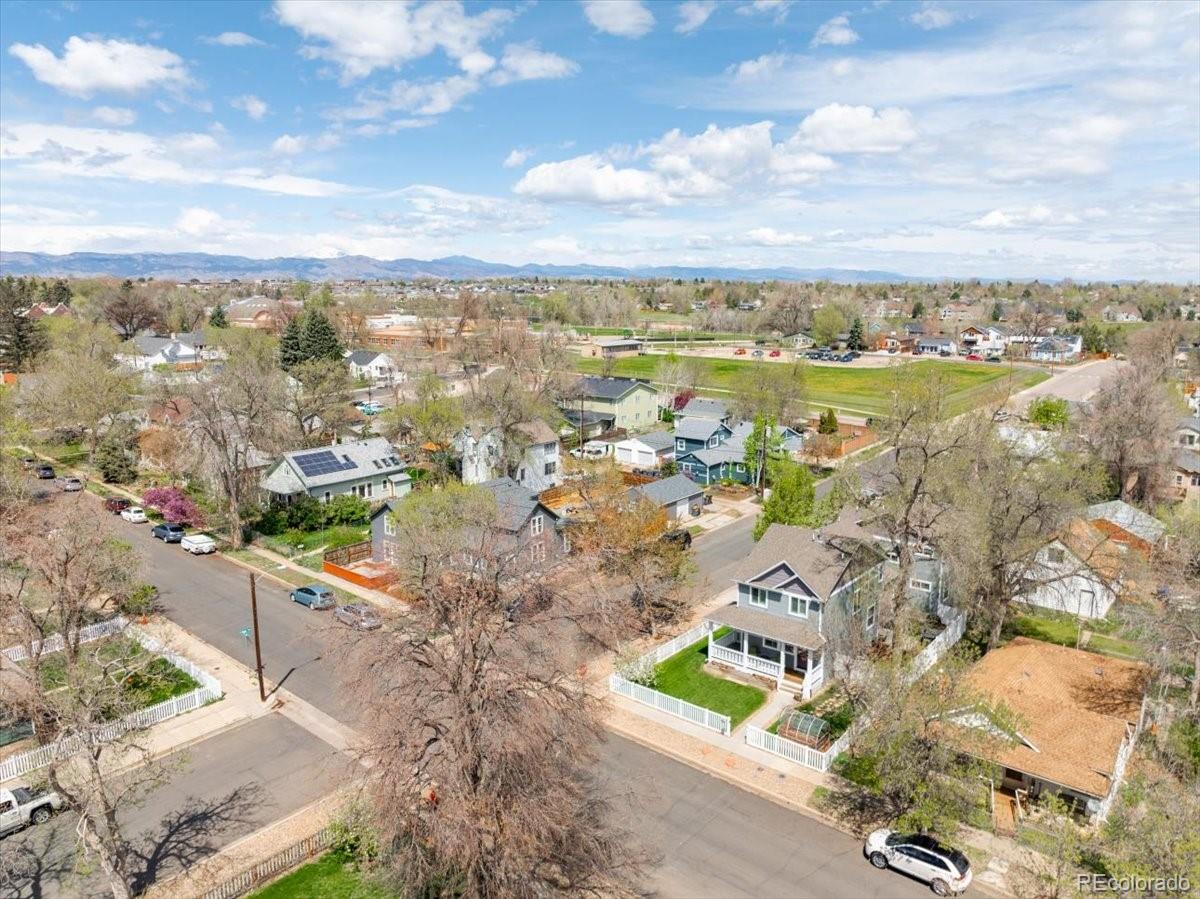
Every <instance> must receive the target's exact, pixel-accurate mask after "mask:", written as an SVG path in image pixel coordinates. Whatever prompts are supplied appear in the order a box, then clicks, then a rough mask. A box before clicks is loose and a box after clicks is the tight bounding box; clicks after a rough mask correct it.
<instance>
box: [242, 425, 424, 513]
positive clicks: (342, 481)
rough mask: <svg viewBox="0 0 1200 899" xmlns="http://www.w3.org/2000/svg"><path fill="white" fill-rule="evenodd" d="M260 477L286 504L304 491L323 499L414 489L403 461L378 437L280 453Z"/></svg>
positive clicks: (265, 487)
mask: <svg viewBox="0 0 1200 899" xmlns="http://www.w3.org/2000/svg"><path fill="white" fill-rule="evenodd" d="M261 483H262V488H263V490H265V491H266V492H267V493H268V494H270V496H271V498H272V500H273V501H275V502H281V503H284V504H287V503H290V502H292V501H293V500H294V499H295V498H296V497H298V496H302V495H303V494H308V495H309V496H311V497H314V498H315V499H318V500H320V501H321V502H324V503H327V502H329V501H330V500H331V499H333V497H335V496H340V495H342V494H350V495H352V496H358V497H361V498H362V499H368V500H382V499H387V498H391V497H398V496H404V495H405V494H407V493H408V492H409V491H410V490H411V489H412V479H411V478H410V477H409V475H408V472H407V470H406V466H405V465H404V463H403V462H402V461H401V460H400V458H399V456H397V454H396V449H395V448H394V447H393V446H392V445H391V444H390V443H388V442H387V441H386V440H385V439H383V438H382V437H371V438H369V439H367V440H357V441H355V442H353V443H335V444H333V445H332V446H325V447H317V448H316V449H303V450H295V451H293V452H290V453H284V454H283V456H282V457H281V458H280V459H279V461H278V462H276V463H275V464H274V465H272V466H271V467H270V468H269V469H268V470H267V473H266V475H265V476H264V477H263V479H262V482H261Z"/></svg>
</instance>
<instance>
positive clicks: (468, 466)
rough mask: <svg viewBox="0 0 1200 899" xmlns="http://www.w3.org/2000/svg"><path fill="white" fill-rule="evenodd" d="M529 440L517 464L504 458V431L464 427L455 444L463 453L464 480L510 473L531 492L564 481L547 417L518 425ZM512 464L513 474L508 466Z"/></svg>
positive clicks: (482, 480)
mask: <svg viewBox="0 0 1200 899" xmlns="http://www.w3.org/2000/svg"><path fill="white" fill-rule="evenodd" d="M516 430H517V431H519V432H520V433H521V436H522V439H523V441H527V442H526V444H525V449H524V451H523V452H522V454H521V458H520V459H519V460H517V461H516V463H515V465H514V464H513V463H512V462H511V460H506V459H505V458H504V455H505V454H504V450H503V441H504V437H503V435H502V434H501V433H500V432H499V431H498V430H495V429H490V428H489V429H482V428H474V427H466V428H463V430H462V431H460V432H459V434H458V436H457V437H455V438H454V442H453V446H454V449H455V451H456V452H458V453H459V454H460V456H461V466H462V467H461V473H460V476H461V478H462V482H463V483H464V484H484V483H487V482H488V481H494V480H495V479H496V478H498V477H506V476H511V477H512V479H513V480H515V481H516V482H517V483H518V484H520V485H521V486H522V487H524V488H525V489H527V490H529V491H530V492H531V493H541V492H542V491H543V490H548V489H549V488H551V487H557V486H558V485H559V484H561V483H562V480H563V476H562V464H561V460H560V458H559V447H558V437H556V436H555V434H554V432H553V431H552V430H551V429H550V427H549V426H548V425H547V424H546V423H545V422H544V421H540V420H538V421H529V422H522V423H521V424H518V425H517V426H516ZM508 466H511V467H513V470H512V472H511V474H510V472H509V471H506V470H505V468H506V467H508Z"/></svg>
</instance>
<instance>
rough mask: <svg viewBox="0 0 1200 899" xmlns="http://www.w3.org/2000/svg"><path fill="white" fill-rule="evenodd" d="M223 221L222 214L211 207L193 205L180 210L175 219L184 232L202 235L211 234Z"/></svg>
mask: <svg viewBox="0 0 1200 899" xmlns="http://www.w3.org/2000/svg"><path fill="white" fill-rule="evenodd" d="M223 221H224V220H223V219H222V218H221V216H220V215H219V214H218V213H216V212H213V211H212V210H211V209H204V208H202V207H199V206H191V207H188V208H187V209H181V210H180V211H179V217H178V218H177V219H175V227H176V228H177V229H178V230H180V231H182V232H183V233H184V234H188V235H190V236H192V237H200V236H202V235H205V234H211V233H212V232H213V231H215V230H217V229H218V228H220V227H221V226H222V223H223Z"/></svg>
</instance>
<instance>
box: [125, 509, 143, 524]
mask: <svg viewBox="0 0 1200 899" xmlns="http://www.w3.org/2000/svg"><path fill="white" fill-rule="evenodd" d="M121 517H122V518H124V519H125V520H126V521H131V522H133V523H134V524H145V523H146V522H147V521H148V520H149V519H148V518H146V511H145V509H143V508H142V507H141V506H130V507H129V508H128V509H122V510H121Z"/></svg>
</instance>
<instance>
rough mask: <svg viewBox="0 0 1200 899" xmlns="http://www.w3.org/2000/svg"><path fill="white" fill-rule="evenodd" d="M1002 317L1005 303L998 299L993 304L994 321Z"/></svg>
mask: <svg viewBox="0 0 1200 899" xmlns="http://www.w3.org/2000/svg"><path fill="white" fill-rule="evenodd" d="M1002 318H1004V304H1003V303H1001V302H1000V301H999V300H996V302H994V303H993V304H992V321H994V322H998V321H1000V319H1002Z"/></svg>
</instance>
